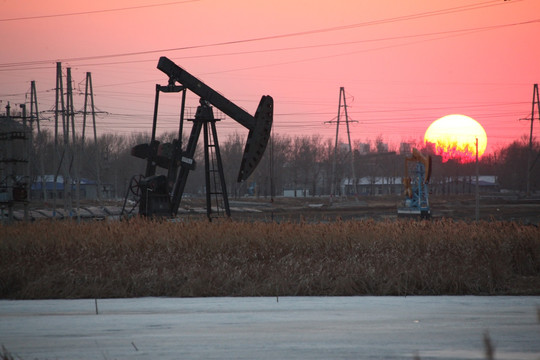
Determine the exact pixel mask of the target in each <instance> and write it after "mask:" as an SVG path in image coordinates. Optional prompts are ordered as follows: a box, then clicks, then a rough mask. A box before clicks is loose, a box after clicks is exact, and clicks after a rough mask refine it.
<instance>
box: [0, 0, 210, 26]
mask: <svg viewBox="0 0 540 360" xmlns="http://www.w3.org/2000/svg"><path fill="white" fill-rule="evenodd" d="M197 1H200V0H184V1H174V2H169V3H162V4H150V5H139V6H130V7H123V8H116V9H103V10H90V11H81V12H73V13H64V14H52V15H37V16H24V17H17V18H7V19H0V22H7V21H19V20H36V19H47V18H55V17H63V16H76V15H89V14H99V13H106V12H116V11H125V10H135V9H144V8H151V7H160V6H169V5H178V4H185V3H190V2H197Z"/></svg>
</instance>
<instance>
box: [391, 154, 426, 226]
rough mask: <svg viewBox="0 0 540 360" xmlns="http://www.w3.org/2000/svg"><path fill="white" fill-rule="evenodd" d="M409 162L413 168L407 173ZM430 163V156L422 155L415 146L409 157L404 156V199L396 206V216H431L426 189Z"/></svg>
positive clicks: (424, 217)
mask: <svg viewBox="0 0 540 360" xmlns="http://www.w3.org/2000/svg"><path fill="white" fill-rule="evenodd" d="M411 163H412V165H413V170H412V174H411V175H409V167H410V166H411ZM431 164H432V161H431V156H429V155H428V156H425V155H423V154H422V153H420V151H419V150H418V149H416V148H414V149H413V151H412V154H411V156H410V157H406V158H405V177H404V178H403V186H404V188H405V189H404V193H405V200H404V203H403V206H402V207H398V210H397V212H398V217H416V218H420V219H429V218H431V208H430V206H429V189H428V183H429V180H430V178H431Z"/></svg>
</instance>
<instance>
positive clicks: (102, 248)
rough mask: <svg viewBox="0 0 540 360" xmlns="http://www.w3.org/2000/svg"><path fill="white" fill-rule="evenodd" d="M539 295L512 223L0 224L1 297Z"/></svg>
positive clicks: (536, 275) (529, 240)
mask: <svg viewBox="0 0 540 360" xmlns="http://www.w3.org/2000/svg"><path fill="white" fill-rule="evenodd" d="M427 294H429V295H437V294H441V295H442V294H452V295H454V294H455V295H458V294H459V295H462V294H476V295H479V294H482V295H483V294H486V295H488V294H489V295H495V294H535V295H539V294H540V230H539V228H538V227H535V226H527V225H520V224H518V223H514V222H498V221H492V222H483V221H481V222H478V223H476V222H463V221H455V220H444V219H443V220H435V221H396V220H392V221H390V220H387V221H374V220H361V221H335V222H328V223H322V222H319V223H308V222H302V221H300V222H284V223H276V222H257V221H254V222H238V221H231V220H224V221H218V222H212V223H209V222H208V221H205V220H201V221H195V220H192V221H190V220H186V221H181V222H169V221H150V220H144V219H138V218H135V219H132V220H129V221H91V222H83V223H80V224H77V223H76V222H73V221H37V222H33V223H27V224H24V223H20V224H13V225H3V226H0V298H10V299H45V298H111V297H139V296H175V297H180V296H285V295H427Z"/></svg>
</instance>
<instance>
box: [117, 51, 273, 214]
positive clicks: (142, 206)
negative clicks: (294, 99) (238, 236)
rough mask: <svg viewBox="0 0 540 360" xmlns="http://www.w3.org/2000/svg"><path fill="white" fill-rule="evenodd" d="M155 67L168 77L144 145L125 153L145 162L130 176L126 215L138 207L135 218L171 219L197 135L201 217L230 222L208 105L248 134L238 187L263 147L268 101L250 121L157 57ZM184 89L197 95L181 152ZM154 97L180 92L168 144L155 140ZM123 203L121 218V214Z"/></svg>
mask: <svg viewBox="0 0 540 360" xmlns="http://www.w3.org/2000/svg"><path fill="white" fill-rule="evenodd" d="M157 68H158V69H159V70H161V71H162V72H163V73H165V74H166V75H167V76H168V77H169V81H168V84H167V85H164V86H162V85H159V84H158V85H156V96H155V103H154V117H153V123H152V136H151V140H150V143H149V144H139V145H136V146H135V147H133V148H132V150H131V154H132V155H133V156H135V157H138V158H141V159H145V160H146V170H145V173H144V175H137V176H134V177H133V178H132V179H131V182H130V185H129V188H128V190H127V194H126V200H127V198H128V196H129V195H130V194H131V195H132V197H135V199H136V201H135V205H134V206H133V207H132V209H131V211H133V209H135V207H136V206H137V205H138V207H139V215H142V216H147V217H158V216H159V217H165V216H166V217H174V216H176V215H177V213H178V208H179V206H180V202H181V201H182V196H183V194H184V189H185V186H186V182H187V179H188V175H189V173H190V171H192V170H194V169H195V166H196V161H195V159H194V157H195V150H196V148H197V143H198V140H199V137H200V135H201V131H202V132H203V136H204V162H205V185H206V213H207V217H208V219H209V220H212V218H214V217H220V216H223V215H226V216H227V217H230V215H231V214H230V208H229V200H228V196H227V187H226V184H225V177H224V172H223V165H222V161H221V154H220V151H219V143H218V136H217V131H216V121H219V119H216V118H215V117H214V112H213V107H212V106H214V107H216V108H217V109H219V110H220V111H221V112H223V113H224V114H225V115H228V116H229V117H230V118H231V119H233V120H235V121H236V122H238V123H239V124H241V125H242V126H244V127H245V128H247V129H248V130H249V133H248V137H247V141H246V144H245V148H244V153H243V157H242V161H241V164H240V169H239V172H238V178H237V181H238V182H242V181H245V180H247V179H248V178H249V176H250V175H251V174H252V173H253V171H254V170H255V168H256V167H257V165H258V163H259V162H260V160H261V158H262V156H263V154H264V152H265V149H266V146H267V144H268V140H269V138H270V132H271V129H272V121H273V107H274V102H273V99H272V97H271V96H269V95H264V96H262V98H261V100H260V102H259V105H258V107H257V110H256V112H255V115H254V116H252V115H250V114H249V113H247V112H246V111H245V110H243V109H242V108H240V107H239V106H237V105H235V104H234V103H233V102H231V101H229V100H228V99H227V98H225V97H224V96H223V95H221V94H220V93H219V92H217V91H215V90H213V89H212V88H210V87H209V86H208V85H206V84H204V83H203V82H202V81H201V80H199V79H197V78H196V77H195V76H193V75H191V74H190V73H188V72H187V71H186V70H184V69H182V68H181V67H179V66H178V65H176V64H175V63H174V62H173V61H171V60H169V59H168V58H166V57H161V58H160V59H159V61H158V65H157ZM177 83H178V84H179V85H177ZM187 90H190V91H191V92H193V93H194V94H195V95H197V96H199V98H200V100H199V104H200V105H199V106H198V107H197V111H196V113H195V118H194V119H188V120H190V121H192V122H193V126H192V128H191V133H190V136H189V140H188V144H187V145H186V146H185V147H183V144H182V132H183V123H184V113H185V102H186V91H187ZM160 92H163V93H180V92H181V93H182V100H181V109H180V123H179V129H178V138H177V139H175V140H173V141H172V143H164V144H162V143H160V142H159V141H158V140H156V126H157V117H158V106H159V94H160ZM157 167H159V168H163V169H166V170H167V175H158V174H156V168H157ZM217 178H219V180H218V179H217ZM126 200H125V201H124V206H123V210H122V212H123V213H125V212H126ZM213 203H214V205H215V206H213Z"/></svg>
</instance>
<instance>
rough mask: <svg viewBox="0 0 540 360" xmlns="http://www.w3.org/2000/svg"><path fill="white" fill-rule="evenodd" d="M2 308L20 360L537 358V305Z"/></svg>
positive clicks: (218, 301) (155, 302)
mask: <svg viewBox="0 0 540 360" xmlns="http://www.w3.org/2000/svg"><path fill="white" fill-rule="evenodd" d="M97 306H98V312H99V314H96V307H95V302H94V300H93V299H89V300H39V301H9V300H1V301H0V344H2V345H3V346H5V348H6V349H7V351H9V352H10V353H11V354H12V355H13V356H14V357H15V358H17V359H19V358H21V359H272V360H275V359H413V358H418V357H420V358H421V359H485V358H486V356H485V343H484V336H485V334H489V339H490V341H491V344H492V345H493V347H494V348H495V358H496V359H498V360H504V359H523V360H527V359H534V360H537V359H540V318H539V317H540V314H539V313H538V312H539V311H540V310H538V309H539V307H540V297H474V296H456V297H446V296H444V297H285V298H279V299H277V298H268V297H264V298H189V299H186V298H181V299H175V298H139V299H107V300H98V301H97Z"/></svg>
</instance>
